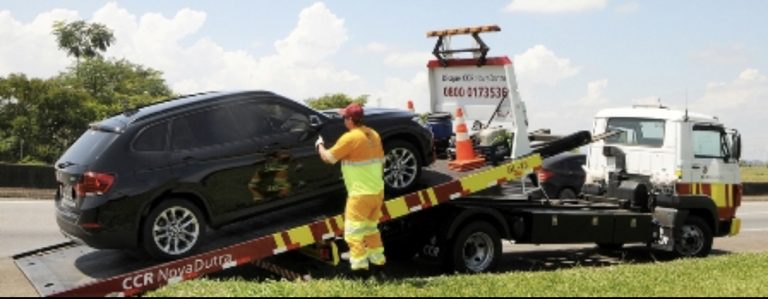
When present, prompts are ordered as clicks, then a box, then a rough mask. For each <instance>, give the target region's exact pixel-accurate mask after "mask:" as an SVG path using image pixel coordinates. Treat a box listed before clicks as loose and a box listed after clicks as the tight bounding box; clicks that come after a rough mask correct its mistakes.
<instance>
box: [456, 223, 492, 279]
mask: <svg viewBox="0 0 768 299" xmlns="http://www.w3.org/2000/svg"><path fill="white" fill-rule="evenodd" d="M450 249H451V251H450V254H449V255H448V257H449V258H450V262H451V265H452V266H453V270H454V271H457V272H461V273H482V272H488V271H491V270H493V269H495V268H496V265H497V264H498V262H499V259H501V237H500V236H499V232H498V230H496V228H495V227H494V226H493V225H491V224H490V223H488V222H484V221H478V222H472V223H470V224H469V225H467V226H465V227H464V228H463V229H461V231H459V233H458V235H456V237H455V238H454V239H453V242H452V244H451V245H450Z"/></svg>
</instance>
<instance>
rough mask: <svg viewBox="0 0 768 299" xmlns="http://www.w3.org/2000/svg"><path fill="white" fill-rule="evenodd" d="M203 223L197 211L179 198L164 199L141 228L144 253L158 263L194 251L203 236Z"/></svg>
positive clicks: (193, 206)
mask: <svg viewBox="0 0 768 299" xmlns="http://www.w3.org/2000/svg"><path fill="white" fill-rule="evenodd" d="M205 229H206V223H205V219H203V217H202V213H201V212H200V209H198V208H197V206H195V205H194V204H192V203H191V202H189V201H186V200H183V199H170V200H165V201H163V202H162V203H160V205H158V206H157V207H155V208H154V209H153V210H152V211H151V212H150V213H149V215H148V216H147V217H146V219H145V220H144V223H143V225H142V241H143V242H142V243H143V245H144V250H145V251H146V252H147V253H148V254H149V255H150V256H152V257H154V258H156V259H159V260H171V259H177V258H180V257H185V256H188V255H190V254H192V253H194V252H195V250H196V249H197V247H199V246H200V244H201V243H202V242H203V238H204V237H205Z"/></svg>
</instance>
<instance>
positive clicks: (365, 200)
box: [327, 126, 386, 270]
mask: <svg viewBox="0 0 768 299" xmlns="http://www.w3.org/2000/svg"><path fill="white" fill-rule="evenodd" d="M328 154H329V156H330V157H327V158H328V160H329V161H330V162H332V163H336V162H337V161H341V172H342V174H343V175H344V184H345V185H346V188H347V205H346V208H345V210H344V219H345V220H344V240H345V241H346V242H347V244H348V245H349V248H350V258H349V262H350V264H351V266H352V270H365V269H368V267H369V264H374V265H377V266H383V265H384V264H385V263H386V258H385V256H384V244H383V243H382V242H381V234H380V233H379V229H378V224H379V218H381V216H382V215H381V207H382V205H383V204H384V179H383V175H384V149H383V147H382V144H381V137H379V134H378V133H376V131H374V130H373V129H371V128H368V127H365V126H360V127H355V128H353V129H351V130H349V131H348V132H347V133H344V135H342V136H341V138H339V140H338V141H337V142H336V144H335V145H334V146H333V147H332V148H331V149H330V150H329V151H328Z"/></svg>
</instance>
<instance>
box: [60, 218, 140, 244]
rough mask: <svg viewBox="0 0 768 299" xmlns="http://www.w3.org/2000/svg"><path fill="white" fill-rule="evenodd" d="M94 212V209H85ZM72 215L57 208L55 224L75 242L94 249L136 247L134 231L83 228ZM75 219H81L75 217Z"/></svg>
mask: <svg viewBox="0 0 768 299" xmlns="http://www.w3.org/2000/svg"><path fill="white" fill-rule="evenodd" d="M88 212H93V213H95V212H96V211H87V212H85V213H88ZM72 219H73V218H72V215H67V214H66V212H63V211H61V210H59V209H58V208H57V210H56V224H58V225H59V229H60V230H61V233H62V234H63V235H64V236H65V237H67V238H68V239H70V240H72V241H74V242H75V243H79V244H85V245H88V246H90V247H93V248H96V249H130V248H136V247H137V245H138V244H137V242H136V237H135V236H136V233H135V232H129V231H120V230H115V229H108V230H107V229H104V228H101V229H85V228H83V227H82V226H81V225H80V224H79V223H77V220H75V221H73V220H72ZM75 219H83V217H77V218H75Z"/></svg>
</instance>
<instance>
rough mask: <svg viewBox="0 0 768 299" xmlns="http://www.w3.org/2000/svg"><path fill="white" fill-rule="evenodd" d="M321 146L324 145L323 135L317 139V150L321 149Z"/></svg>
mask: <svg viewBox="0 0 768 299" xmlns="http://www.w3.org/2000/svg"><path fill="white" fill-rule="evenodd" d="M321 144H323V136H322V135H320V136H318V137H317V141H315V148H317V147H319V146H320V145H321Z"/></svg>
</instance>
